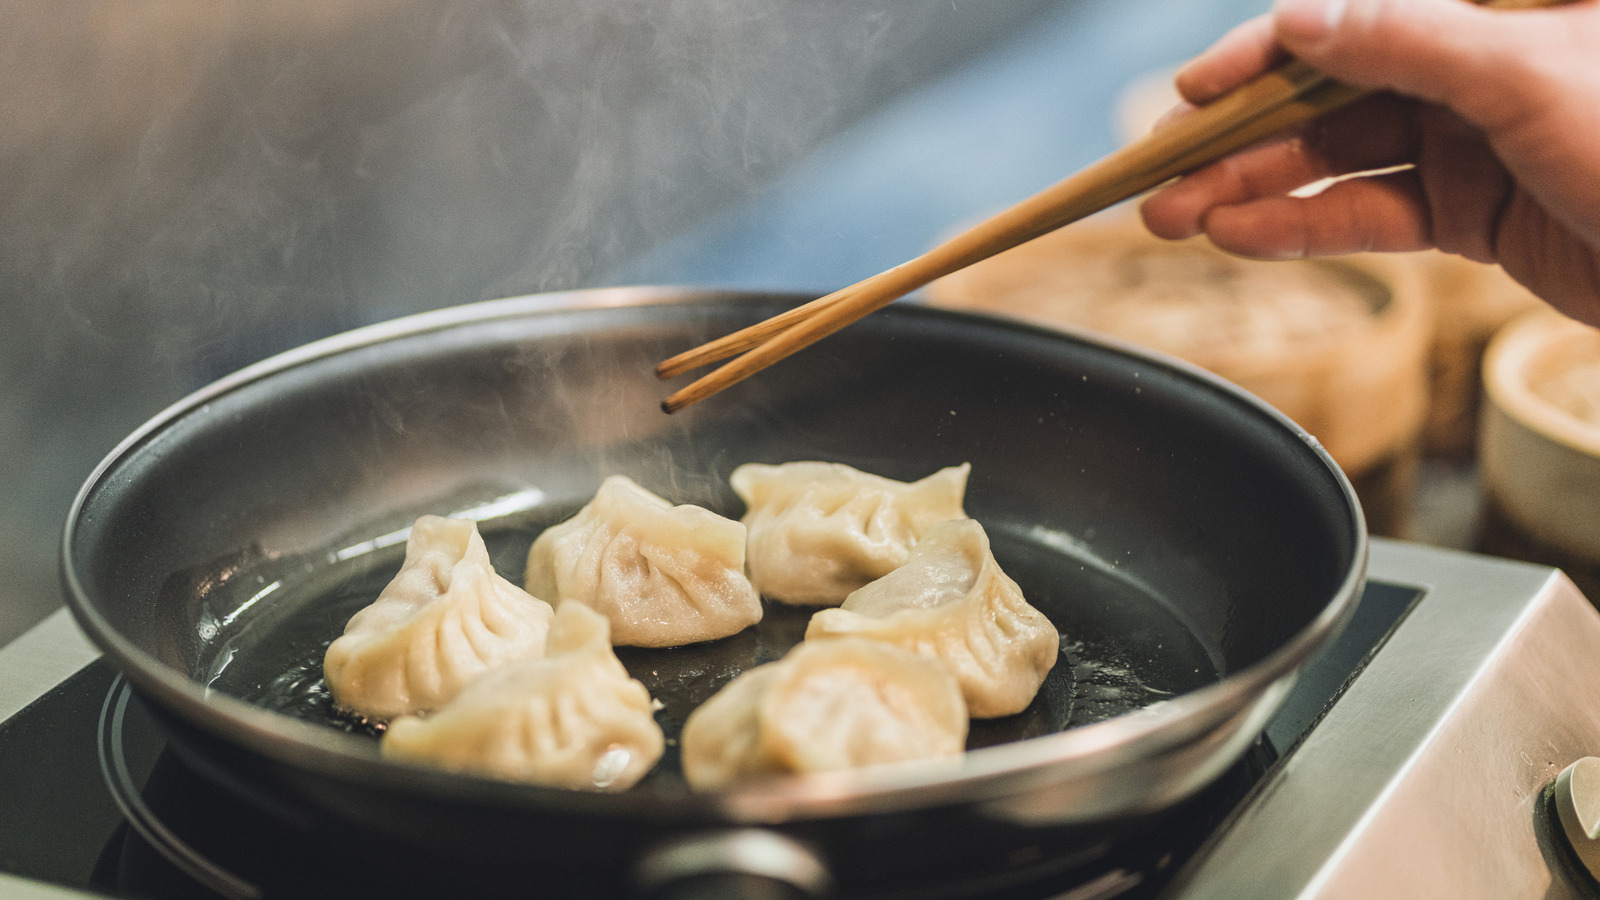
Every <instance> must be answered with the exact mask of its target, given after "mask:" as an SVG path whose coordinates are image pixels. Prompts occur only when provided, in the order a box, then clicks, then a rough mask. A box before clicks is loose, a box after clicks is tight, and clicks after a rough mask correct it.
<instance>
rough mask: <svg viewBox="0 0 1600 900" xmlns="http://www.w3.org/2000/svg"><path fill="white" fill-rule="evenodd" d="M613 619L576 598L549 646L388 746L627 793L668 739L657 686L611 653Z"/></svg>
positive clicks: (483, 768) (409, 720)
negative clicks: (655, 709)
mask: <svg viewBox="0 0 1600 900" xmlns="http://www.w3.org/2000/svg"><path fill="white" fill-rule="evenodd" d="M609 631H610V628H609V626H608V625H607V623H606V620H605V617H604V616H602V615H600V614H599V613H597V612H595V611H593V610H591V609H589V608H588V607H587V606H584V605H583V604H582V603H578V602H575V601H570V600H569V601H568V602H566V603H563V604H561V608H560V609H558V610H556V614H555V622H554V623H553V624H552V625H551V627H550V645H549V648H548V650H547V652H546V654H545V655H544V656H543V657H542V658H539V659H529V660H523V661H522V662H518V663H514V664H512V665H509V666H505V667H502V668H500V669H496V670H495V671H493V672H490V673H489V674H487V675H485V676H484V677H482V678H480V679H478V680H477V681H475V682H473V683H472V685H471V686H470V687H468V688H467V689H466V690H464V691H462V692H461V695H460V696H458V697H456V698H455V700H453V701H451V702H450V704H449V705H448V706H446V707H444V708H443V709H441V710H439V711H438V712H435V713H434V714H432V715H430V716H428V717H427V718H417V717H415V716H405V717H402V718H399V719H396V720H394V722H392V723H390V725H389V729H388V731H387V732H385V733H384V736H383V742H382V744H381V745H380V749H381V750H382V752H383V754H384V755H385V756H388V757H392V758H395V759H404V760H410V761H413V762H421V763H427V764H429V765H433V766H437V767H439V768H442V769H448V770H451V771H455V772H467V773H472V774H478V775H487V776H489V777H492V778H501V779H505V780H508V781H520V782H526V783H530V784H542V785H548V786H551V787H565V788H575V789H579V790H608V791H621V790H626V789H627V788H629V787H632V786H633V785H634V783H636V782H637V781H638V780H639V779H640V778H643V777H644V776H645V775H646V774H647V773H648V772H649V771H650V769H651V767H653V766H654V765H655V764H656V761H657V760H659V759H660V758H661V752H662V748H663V746H664V744H665V741H664V738H663V736H662V733H661V726H659V725H657V724H656V720H655V717H654V715H653V713H652V710H651V700H650V692H649V691H648V690H646V689H645V686H644V685H642V684H640V683H639V682H638V681H635V680H634V679H633V678H630V677H629V676H628V671H627V670H626V669H624V668H623V667H622V663H621V662H619V661H618V660H617V654H616V652H615V651H613V650H612V649H611V636H610V633H609Z"/></svg>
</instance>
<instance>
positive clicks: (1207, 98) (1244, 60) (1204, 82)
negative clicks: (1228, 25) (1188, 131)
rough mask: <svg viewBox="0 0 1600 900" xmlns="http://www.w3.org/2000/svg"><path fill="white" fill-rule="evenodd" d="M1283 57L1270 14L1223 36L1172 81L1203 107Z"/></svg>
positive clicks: (1189, 98)
mask: <svg viewBox="0 0 1600 900" xmlns="http://www.w3.org/2000/svg"><path fill="white" fill-rule="evenodd" d="M1283 59H1284V53H1283V50H1282V48H1280V47H1279V46H1278V39H1277V34H1276V32H1275V31H1274V29H1273V22H1272V19H1271V17H1270V16H1264V15H1263V16H1257V17H1255V18H1254V19H1251V20H1249V21H1248V22H1245V23H1244V24H1242V25H1238V26H1236V27H1235V28H1234V29H1233V30H1231V31H1229V32H1228V33H1227V34H1225V35H1223V36H1222V37H1221V38H1220V39H1218V41H1217V42H1216V43H1215V44H1212V45H1211V47H1210V49H1208V50H1206V51H1205V52H1204V53H1202V54H1200V55H1199V56H1197V57H1195V58H1194V59H1193V60H1191V61H1190V62H1189V63H1187V64H1186V65H1184V66H1183V68H1181V69H1179V70H1178V73H1177V75H1176V76H1174V78H1173V84H1174V85H1175V86H1176V87H1177V89H1178V94H1179V95H1180V96H1181V97H1183V99H1185V100H1187V101H1189V102H1190V103H1192V104H1194V105H1195V106H1203V105H1205V104H1207V103H1210V102H1211V101H1213V100H1215V99H1217V98H1218V97H1221V96H1222V95H1223V94H1226V93H1227V92H1228V91H1231V90H1233V89H1234V88H1236V87H1238V86H1239V85H1241V84H1244V83H1245V82H1246V81H1249V80H1250V79H1251V78H1253V77H1255V76H1257V75H1260V74H1261V73H1262V72H1265V71H1266V70H1267V69H1269V68H1271V67H1272V66H1274V65H1277V64H1278V63H1279V62H1282V61H1283Z"/></svg>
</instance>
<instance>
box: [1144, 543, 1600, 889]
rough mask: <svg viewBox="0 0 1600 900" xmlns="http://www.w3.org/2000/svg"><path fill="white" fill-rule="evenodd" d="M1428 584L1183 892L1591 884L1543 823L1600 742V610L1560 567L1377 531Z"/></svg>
mask: <svg viewBox="0 0 1600 900" xmlns="http://www.w3.org/2000/svg"><path fill="white" fill-rule="evenodd" d="M1369 574H1370V577H1371V578H1372V579H1374V580H1381V581H1387V582H1391V583H1396V584H1403V585H1409V586H1413V587H1417V588H1421V589H1423V590H1424V591H1425V592H1426V594H1425V596H1424V597H1423V599H1422V601H1421V602H1419V603H1418V604H1417V606H1416V607H1415V608H1414V609H1413V610H1412V612H1411V613H1410V615H1409V616H1408V617H1407V618H1406V620H1405V621H1403V622H1402V623H1401V624H1400V626H1399V627H1398V628H1396V629H1395V631H1394V632H1393V633H1392V634H1391V635H1390V637H1389V640H1388V642H1387V643H1386V644H1385V645H1384V646H1383V647H1382V649H1380V650H1379V652H1378V653H1377V655H1376V656H1375V657H1374V658H1373V659H1372V661H1371V662H1370V663H1369V664H1368V666H1367V668H1366V669H1365V670H1364V671H1363V672H1362V673H1361V674H1360V675H1359V676H1358V677H1357V678H1356V679H1355V681H1354V682H1353V683H1352V684H1351V685H1350V686H1349V688H1348V690H1347V691H1346V692H1345V694H1344V695H1343V696H1342V697H1341V698H1340V699H1339V700H1338V701H1337V703H1335V704H1334V706H1333V707H1332V708H1331V709H1330V710H1329V712H1328V714H1327V716H1326V718H1325V719H1324V720H1323V721H1322V723H1321V724H1320V725H1319V726H1318V727H1317V728H1316V729H1315V730H1314V731H1312V732H1311V734H1310V735H1309V736H1308V737H1307V738H1306V739H1305V741H1304V742H1303V743H1302V744H1301V745H1300V746H1299V748H1298V749H1296V750H1295V751H1294V753H1292V754H1291V755H1290V756H1289V757H1288V758H1287V759H1285V760H1284V762H1283V764H1282V765H1281V766H1280V767H1279V768H1278V769H1277V770H1276V771H1275V772H1274V773H1273V775H1272V777H1271V779H1270V780H1269V781H1267V782H1266V783H1264V784H1263V785H1262V786H1261V789H1260V791H1259V793H1258V794H1257V796H1256V797H1255V798H1254V800H1253V801H1252V802H1251V803H1249V804H1248V805H1246V806H1245V807H1244V808H1242V809H1241V810H1240V812H1239V815H1238V817H1237V819H1236V820H1235V821H1234V822H1233V824H1232V826H1231V827H1230V828H1228V829H1227V830H1226V831H1225V832H1223V833H1222V834H1221V835H1220V836H1219V837H1218V839H1217V840H1216V842H1215V843H1214V844H1213V846H1212V847H1211V848H1210V849H1209V850H1208V852H1206V853H1205V854H1204V855H1203V856H1201V857H1198V858H1197V859H1196V860H1194V861H1193V862H1192V863H1191V864H1190V865H1189V866H1188V868H1187V870H1186V871H1185V872H1183V873H1182V875H1181V876H1180V878H1179V879H1178V880H1177V882H1176V883H1175V884H1174V885H1173V886H1172V888H1171V889H1170V891H1169V892H1168V896H1170V897H1172V898H1183V900H1202V898H1224V897H1225V898H1229V900H1248V898H1268V897H1271V898H1285V897H1299V898H1335V897H1339V898H1343V897H1351V898H1372V897H1407V898H1411V897H1450V898H1476V897H1482V898H1519V897H1526V898H1542V900H1559V898H1567V897H1579V896H1586V895H1585V894H1583V893H1581V892H1580V890H1579V889H1578V888H1577V887H1575V886H1574V885H1572V884H1571V883H1570V882H1568V881H1567V880H1566V878H1565V876H1564V875H1563V874H1562V873H1560V872H1559V869H1558V868H1556V867H1553V866H1552V864H1551V863H1550V862H1549V861H1548V860H1547V859H1546V857H1545V851H1544V850H1543V849H1541V845H1540V842H1539V839H1538V836H1537V832H1536V830H1535V816H1536V812H1535V806H1536V804H1537V803H1538V802H1539V798H1540V796H1541V792H1542V791H1543V789H1544V787H1545V785H1547V784H1549V783H1550V782H1551V781H1553V780H1554V779H1555V777H1556V775H1557V774H1558V773H1559V772H1560V771H1561V769H1562V768H1564V767H1565V766H1566V765H1567V764H1568V763H1570V762H1572V761H1574V760H1576V759H1578V758H1580V757H1583V756H1587V755H1594V754H1600V613H1596V611H1595V608H1594V607H1593V606H1592V605H1591V604H1590V603H1589V602H1588V601H1587V600H1585V599H1584V597H1583V595H1582V594H1580V593H1579V592H1578V590H1577V588H1576V587H1574V586H1573V585H1572V583H1571V582H1570V581H1569V580H1567V578H1566V577H1565V576H1564V575H1562V574H1561V573H1559V572H1558V571H1555V570H1552V569H1549V568H1546V567H1542V566H1532V565H1526V564H1522V563H1515V562H1509V561H1505V560H1499V559H1491V558H1488V557H1483V556H1474V555H1470V554H1463V553H1456V552H1453V551H1441V550H1438V549H1436V548H1428V547H1421V546H1414V545H1408V544H1402V543H1397V542H1392V541H1374V542H1373V553H1372V560H1371V565H1370V568H1369Z"/></svg>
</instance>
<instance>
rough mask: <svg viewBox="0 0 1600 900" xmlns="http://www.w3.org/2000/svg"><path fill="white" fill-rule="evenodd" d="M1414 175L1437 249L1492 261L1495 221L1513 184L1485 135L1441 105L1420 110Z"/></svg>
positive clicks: (1502, 209)
mask: <svg viewBox="0 0 1600 900" xmlns="http://www.w3.org/2000/svg"><path fill="white" fill-rule="evenodd" d="M1418 115H1419V117H1420V119H1421V127H1420V129H1419V133H1420V135H1421V138H1420V141H1419V148H1418V151H1417V172H1418V174H1419V177H1420V179H1421V184H1422V189H1423V194H1424V196H1425V197H1426V198H1427V207H1428V210H1429V219H1430V222H1431V228H1430V234H1431V236H1432V240H1433V243H1434V245H1435V246H1437V247H1438V248H1439V249H1440V250H1443V251H1445V252H1447V253H1456V254H1459V255H1461V256H1465V257H1467V258H1468V259H1473V260H1477V261H1478V262H1493V261H1494V260H1495V259H1496V247H1495V243H1496V229H1497V220H1498V219H1499V217H1500V216H1501V214H1502V213H1503V212H1504V211H1505V208H1506V203H1507V202H1508V199H1509V198H1510V196H1511V192H1512V190H1513V188H1514V183H1513V181H1512V179H1511V175H1510V173H1508V172H1507V171H1506V168H1505V165H1504V164H1503V163H1502V162H1501V161H1500V158H1499V157H1498V156H1496V155H1495V152H1494V151H1493V150H1492V149H1491V148H1490V146H1489V143H1488V141H1487V140H1485V138H1484V136H1483V132H1481V131H1479V130H1477V129H1476V128H1473V127H1472V126H1471V125H1468V124H1467V123H1465V122H1463V121H1461V120H1460V119H1459V118H1457V117H1456V116H1455V115H1454V114H1453V113H1450V112H1448V111H1447V110H1444V109H1442V108H1440V107H1425V108H1423V109H1422V110H1421V111H1420V112H1419V114H1418Z"/></svg>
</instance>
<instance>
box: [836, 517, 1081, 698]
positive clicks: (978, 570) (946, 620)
mask: <svg viewBox="0 0 1600 900" xmlns="http://www.w3.org/2000/svg"><path fill="white" fill-rule="evenodd" d="M843 636H855V637H866V638H873V639H875V640H880V641H888V642H890V643H893V644H896V645H898V646H900V647H904V648H905V649H907V650H911V651H913V652H915V653H918V654H920V655H922V656H925V657H928V658H930V659H937V660H939V661H941V662H943V663H944V664H945V665H946V666H947V667H949V669H950V671H951V672H953V673H955V676H956V680H957V681H959V682H960V683H961V693H962V695H963V696H964V697H965V698H966V701H967V710H968V712H970V713H971V714H972V716H973V717H974V718H980V719H982V718H992V717H995V716H1005V715H1010V714H1012V713H1017V712H1021V711H1022V710H1023V709H1025V708H1026V707H1027V706H1028V704H1029V703H1031V702H1032V701H1033V696H1034V694H1036V693H1038V691H1039V685H1041V684H1043V683H1044V679H1045V676H1046V675H1048V674H1049V673H1050V669H1051V667H1052V666H1054V665H1055V663H1056V654H1057V653H1058V652H1059V651H1060V646H1061V637H1060V634H1059V633H1058V632H1057V631H1056V628H1055V626H1054V625H1052V624H1051V623H1050V620H1049V619H1047V618H1045V615H1044V614H1043V613H1041V612H1039V611H1038V610H1037V609H1034V608H1033V606H1032V605H1030V604H1029V603H1028V601H1027V600H1026V599H1024V598H1023V596H1022V590H1021V589H1020V588H1018V587H1017V583H1016V582H1014V581H1012V580H1011V579H1010V578H1009V577H1007V576H1006V574H1005V573H1004V572H1002V571H1000V566H999V564H997V563H996V562H995V560H994V554H993V553H991V552H990V550H989V537H988V535H987V534H985V533H984V531H983V526H981V525H979V524H978V523H977V521H975V520H973V519H959V520H954V521H950V522H943V523H940V524H939V525H938V526H936V527H934V528H933V529H932V530H931V531H929V532H928V533H927V534H926V535H924V536H923V538H922V540H921V541H919V542H918V543H917V546H916V547H915V548H914V549H912V551H911V556H910V558H909V559H908V560H906V564H905V565H903V566H901V567H900V568H898V569H896V570H894V571H893V572H890V573H889V574H887V575H885V576H883V577H882V578H880V579H878V580H877V581H874V582H872V583H871V584H868V585H866V586H865V587H863V588H861V589H860V590H858V591H856V592H855V593H853V594H851V595H850V596H849V597H847V598H845V601H844V604H843V605H842V606H840V607H839V608H838V609H824V610H820V611H818V612H817V614H816V615H814V616H812V617H811V622H810V624H809V625H808V626H807V627H806V640H807V641H812V640H820V639H824V638H836V637H843Z"/></svg>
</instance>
